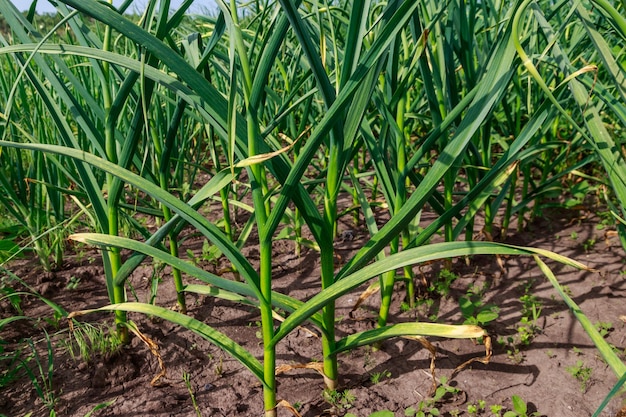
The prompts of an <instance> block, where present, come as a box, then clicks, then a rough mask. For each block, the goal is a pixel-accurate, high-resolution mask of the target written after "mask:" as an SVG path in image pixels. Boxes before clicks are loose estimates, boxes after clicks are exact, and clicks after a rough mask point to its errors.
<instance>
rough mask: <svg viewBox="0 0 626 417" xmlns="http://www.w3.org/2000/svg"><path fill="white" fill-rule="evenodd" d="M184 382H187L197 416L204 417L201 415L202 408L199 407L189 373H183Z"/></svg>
mask: <svg viewBox="0 0 626 417" xmlns="http://www.w3.org/2000/svg"><path fill="white" fill-rule="evenodd" d="M183 381H184V382H185V386H186V387H187V391H189V396H190V397H191V403H192V404H193V409H194V410H195V411H196V416H198V417H202V414H201V413H200V408H199V407H198V403H197V402H196V396H195V394H194V392H193V387H192V386H191V375H189V373H188V372H185V371H183Z"/></svg>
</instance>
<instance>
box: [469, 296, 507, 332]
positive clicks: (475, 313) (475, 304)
mask: <svg viewBox="0 0 626 417" xmlns="http://www.w3.org/2000/svg"><path fill="white" fill-rule="evenodd" d="M459 306H460V308H461V314H463V317H464V318H465V322H464V324H476V325H480V326H486V325H488V324H489V323H491V322H492V321H494V320H496V319H497V318H498V317H499V312H500V309H499V308H498V307H497V306H495V305H493V304H486V305H484V304H483V302H482V300H481V299H480V298H478V299H477V298H476V296H472V295H471V294H469V293H468V295H467V297H460V298H459Z"/></svg>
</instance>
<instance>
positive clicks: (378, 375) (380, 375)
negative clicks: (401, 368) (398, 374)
mask: <svg viewBox="0 0 626 417" xmlns="http://www.w3.org/2000/svg"><path fill="white" fill-rule="evenodd" d="M385 378H391V372H389V371H388V370H386V369H385V370H384V371H382V372H374V373H373V374H371V375H370V382H371V383H372V384H374V385H376V384H378V383H379V382H381V381H382V380H383V379H385Z"/></svg>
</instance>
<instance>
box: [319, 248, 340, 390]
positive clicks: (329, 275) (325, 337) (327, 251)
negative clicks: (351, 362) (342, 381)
mask: <svg viewBox="0 0 626 417" xmlns="http://www.w3.org/2000/svg"><path fill="white" fill-rule="evenodd" d="M320 249H321V251H320V259H321V274H322V288H328V287H329V286H330V285H332V283H333V280H334V269H335V266H334V259H333V258H334V249H333V245H332V242H331V244H330V245H329V246H327V247H320ZM322 321H323V324H324V331H323V332H322V353H323V355H324V383H325V384H326V387H327V388H328V389H330V390H334V389H337V386H338V379H339V370H338V367H337V356H331V355H330V353H331V352H333V351H334V350H335V303H334V301H333V302H330V303H328V304H327V305H326V306H325V307H324V308H323V309H322Z"/></svg>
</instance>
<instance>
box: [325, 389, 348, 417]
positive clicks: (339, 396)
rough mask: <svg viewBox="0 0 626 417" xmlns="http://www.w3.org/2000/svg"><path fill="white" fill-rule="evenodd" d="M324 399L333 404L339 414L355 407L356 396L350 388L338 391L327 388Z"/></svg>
mask: <svg viewBox="0 0 626 417" xmlns="http://www.w3.org/2000/svg"><path fill="white" fill-rule="evenodd" d="M322 396H323V397H324V401H326V402H327V403H328V404H330V405H331V406H333V408H334V409H335V411H336V412H337V413H338V414H343V412H344V411H346V410H349V409H350V408H352V407H353V405H354V401H356V397H355V396H354V395H352V393H351V392H350V391H349V390H344V391H337V390H334V389H332V390H331V389H328V388H326V389H325V390H324V392H323V394H322Z"/></svg>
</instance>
